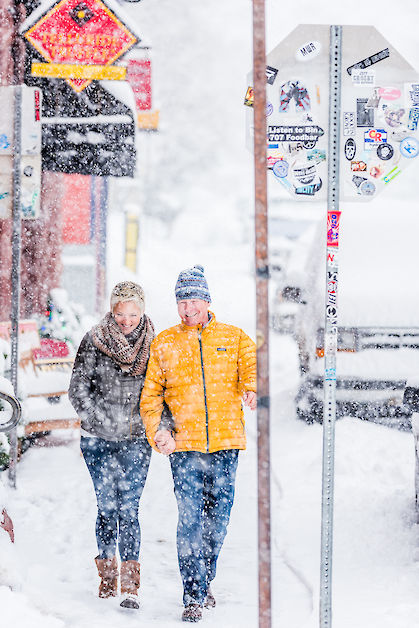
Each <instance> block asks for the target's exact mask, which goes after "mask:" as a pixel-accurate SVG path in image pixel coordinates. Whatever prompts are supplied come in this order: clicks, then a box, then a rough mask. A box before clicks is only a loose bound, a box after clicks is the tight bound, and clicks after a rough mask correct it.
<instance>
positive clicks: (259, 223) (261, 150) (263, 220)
mask: <svg viewBox="0 0 419 628" xmlns="http://www.w3.org/2000/svg"><path fill="white" fill-rule="evenodd" d="M265 54H266V53H265V0H253V84H254V99H255V103H254V108H253V111H254V161H255V263H256V327H257V344H258V350H257V391H258V409H257V420H258V445H257V447H258V537H259V538H258V542H259V627H260V628H269V627H270V626H271V513H270V501H271V500H270V452H269V308H268V283H269V272H268V237H267V224H268V222H267V181H266V115H265V111H266V56H265Z"/></svg>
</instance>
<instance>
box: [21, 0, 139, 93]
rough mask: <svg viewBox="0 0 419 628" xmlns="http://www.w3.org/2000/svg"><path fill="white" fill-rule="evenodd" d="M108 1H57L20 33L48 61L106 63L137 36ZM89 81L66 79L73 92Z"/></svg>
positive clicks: (129, 46)
mask: <svg viewBox="0 0 419 628" xmlns="http://www.w3.org/2000/svg"><path fill="white" fill-rule="evenodd" d="M108 4H109V3H106V2H105V1H104V0H61V2H58V3H56V4H54V6H53V7H52V8H50V9H49V10H48V11H47V12H46V13H45V14H44V15H43V16H42V17H41V18H40V19H39V20H38V21H37V22H36V23H35V24H34V25H33V26H32V27H31V28H29V29H28V30H27V31H26V32H25V33H24V36H25V38H26V39H27V41H28V42H29V43H30V44H31V45H32V46H33V47H34V48H35V49H36V50H37V52H38V53H39V54H40V55H41V57H42V58H43V59H46V60H47V61H48V62H49V63H53V64H66V65H69V66H72V65H81V66H92V65H93V66H95V65H97V66H109V65H111V64H112V63H114V62H115V61H116V60H117V59H119V58H120V57H121V56H122V55H123V54H124V53H125V52H127V50H129V49H130V48H132V46H134V44H136V43H137V42H138V38H137V37H136V35H134V33H132V32H131V31H130V29H129V28H128V27H127V26H126V25H125V24H124V23H123V22H122V21H121V20H120V19H119V18H118V17H117V15H116V14H115V13H114V12H113V11H111V9H110V8H109V6H108ZM94 78H97V77H96V76H95V77H94ZM99 78H100V77H99ZM91 80H92V79H91V78H66V81H67V82H68V84H69V85H71V87H72V88H73V89H74V90H75V91H76V92H80V91H82V90H83V89H85V87H87V85H89V83H90V82H91Z"/></svg>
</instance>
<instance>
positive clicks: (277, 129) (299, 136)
mask: <svg viewBox="0 0 419 628" xmlns="http://www.w3.org/2000/svg"><path fill="white" fill-rule="evenodd" d="M322 135H324V131H323V129H322V128H321V127H319V126H317V124H311V125H307V126H304V125H301V126H299V125H281V124H278V125H275V126H268V139H269V141H270V142H303V144H304V147H305V148H313V147H314V146H315V144H316V142H317V140H318V139H319V137H321V136H322Z"/></svg>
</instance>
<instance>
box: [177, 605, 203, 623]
mask: <svg viewBox="0 0 419 628" xmlns="http://www.w3.org/2000/svg"><path fill="white" fill-rule="evenodd" d="M201 619H202V606H201V605H200V604H188V606H185V610H184V611H183V613H182V621H190V622H197V621H201Z"/></svg>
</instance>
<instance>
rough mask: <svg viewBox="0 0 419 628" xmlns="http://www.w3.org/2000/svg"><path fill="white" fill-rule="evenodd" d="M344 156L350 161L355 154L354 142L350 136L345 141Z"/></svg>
mask: <svg viewBox="0 0 419 628" xmlns="http://www.w3.org/2000/svg"><path fill="white" fill-rule="evenodd" d="M344 152H345V157H346V159H347V160H348V161H352V160H353V158H354V157H355V154H356V144H355V140H354V139H353V138H352V137H349V138H348V139H347V140H346V142H345V148H344Z"/></svg>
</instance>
